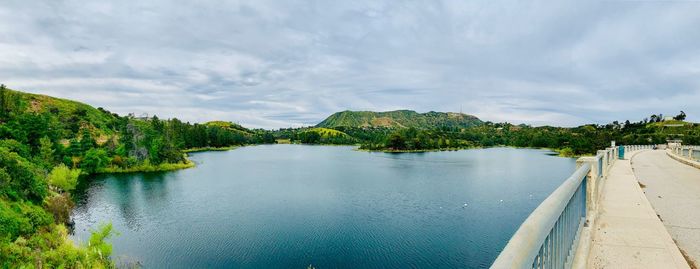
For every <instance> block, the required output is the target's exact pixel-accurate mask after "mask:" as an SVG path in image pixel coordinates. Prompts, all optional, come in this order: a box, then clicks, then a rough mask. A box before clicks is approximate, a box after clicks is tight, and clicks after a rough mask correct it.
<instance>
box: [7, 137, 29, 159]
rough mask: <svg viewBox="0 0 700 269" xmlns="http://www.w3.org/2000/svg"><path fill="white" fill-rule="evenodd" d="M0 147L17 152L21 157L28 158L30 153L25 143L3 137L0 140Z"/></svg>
mask: <svg viewBox="0 0 700 269" xmlns="http://www.w3.org/2000/svg"><path fill="white" fill-rule="evenodd" d="M0 148H7V149H8V150H9V151H11V152H14V153H17V154H19V156H21V157H22V158H25V159H27V158H30V157H31V153H30V152H29V147H27V145H25V144H22V143H20V142H19V141H17V140H14V139H3V140H0Z"/></svg>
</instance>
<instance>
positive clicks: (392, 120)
mask: <svg viewBox="0 0 700 269" xmlns="http://www.w3.org/2000/svg"><path fill="white" fill-rule="evenodd" d="M481 123H482V122H481V120H479V119H478V118H476V117H474V116H471V115H466V114H460V113H445V112H432V111H431V112H427V113H418V112H415V111H411V110H396V111H387V112H372V111H342V112H337V113H334V114H333V115H331V116H329V117H328V118H326V119H325V120H323V121H322V122H321V123H319V124H318V125H316V127H324V128H335V127H340V126H344V127H388V128H407V127H413V128H418V129H430V128H435V127H440V126H449V127H459V128H465V127H470V126H475V125H480V124H481Z"/></svg>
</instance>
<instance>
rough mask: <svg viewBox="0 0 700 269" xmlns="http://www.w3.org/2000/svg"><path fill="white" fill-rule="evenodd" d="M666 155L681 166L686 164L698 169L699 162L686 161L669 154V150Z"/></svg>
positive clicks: (699, 167) (699, 166)
mask: <svg viewBox="0 0 700 269" xmlns="http://www.w3.org/2000/svg"><path fill="white" fill-rule="evenodd" d="M666 155H668V157H671V159H674V160H676V161H678V162H680V163H682V164H686V165H689V166H692V167H695V168H697V169H700V162H696V161H693V160H688V159H686V158H683V157H681V156H678V155H676V154H675V153H673V152H671V151H670V150H666Z"/></svg>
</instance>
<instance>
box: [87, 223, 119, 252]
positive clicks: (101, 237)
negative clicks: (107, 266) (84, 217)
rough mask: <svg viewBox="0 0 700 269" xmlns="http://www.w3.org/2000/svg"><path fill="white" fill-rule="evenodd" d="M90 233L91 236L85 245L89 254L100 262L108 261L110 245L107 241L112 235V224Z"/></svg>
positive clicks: (110, 250) (104, 225)
mask: <svg viewBox="0 0 700 269" xmlns="http://www.w3.org/2000/svg"><path fill="white" fill-rule="evenodd" d="M91 232H92V235H91V236H90V240H89V241H88V245H87V248H88V251H89V253H90V254H91V255H92V256H94V257H95V258H99V259H100V260H105V259H108V258H109V256H110V255H112V245H111V244H109V243H107V240H108V239H109V238H111V237H112V236H113V235H114V233H113V231H112V224H111V223H108V224H103V225H101V226H100V227H99V228H98V229H97V230H92V231H91Z"/></svg>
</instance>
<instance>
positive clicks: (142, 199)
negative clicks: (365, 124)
mask: <svg viewBox="0 0 700 269" xmlns="http://www.w3.org/2000/svg"><path fill="white" fill-rule="evenodd" d="M191 159H192V160H193V161H195V162H196V163H197V166H196V167H195V168H191V169H186V170H180V171H174V172H165V173H146V174H122V175H102V176H98V177H95V178H91V179H90V180H87V181H85V182H81V184H80V185H79V186H78V190H77V191H76V192H75V197H76V200H77V202H76V208H75V210H74V212H73V214H72V216H73V219H74V220H75V223H76V226H75V234H74V235H73V236H72V238H73V239H74V240H75V241H77V242H85V241H86V240H87V238H89V230H90V229H94V228H95V227H97V225H98V224H100V223H104V222H112V224H113V225H114V229H115V230H116V231H118V233H119V235H118V236H116V237H115V238H114V239H113V240H112V242H113V246H114V253H113V257H115V258H116V259H117V260H118V261H126V260H130V261H139V262H140V263H141V264H142V265H143V266H144V268H300V269H305V268H307V267H308V266H309V265H310V264H312V265H313V266H314V267H316V268H318V269H324V268H486V267H488V266H489V265H490V264H491V263H492V262H493V260H495V258H496V257H497V256H498V253H499V252H500V251H501V250H502V249H503V247H504V246H505V244H506V242H507V241H508V239H510V237H511V235H512V234H513V233H514V232H515V230H516V229H517V228H518V226H519V225H520V224H521V223H522V222H523V220H525V218H526V217H527V216H528V215H529V213H530V212H532V210H534V209H535V208H536V207H537V205H538V204H539V203H540V202H541V201H542V200H544V199H545V198H546V197H547V196H548V195H549V194H550V193H551V192H552V191H553V190H554V189H556V188H557V187H558V186H559V185H560V184H561V183H562V182H563V181H564V180H565V179H566V178H568V177H569V176H570V175H571V174H572V173H573V172H574V169H575V166H576V164H575V159H571V158H561V157H555V156H551V152H550V151H547V150H534V149H513V148H489V149H474V150H461V151H452V152H428V153H401V154H391V153H369V152H362V151H356V150H354V148H353V147H346V146H303V145H266V146H250V147H242V148H238V149H235V150H232V151H224V152H201V153H193V154H191Z"/></svg>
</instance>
